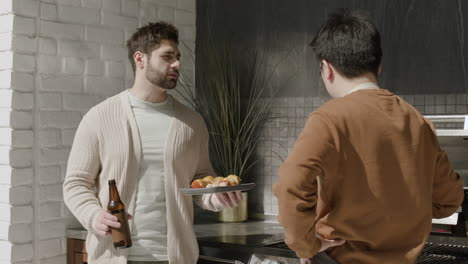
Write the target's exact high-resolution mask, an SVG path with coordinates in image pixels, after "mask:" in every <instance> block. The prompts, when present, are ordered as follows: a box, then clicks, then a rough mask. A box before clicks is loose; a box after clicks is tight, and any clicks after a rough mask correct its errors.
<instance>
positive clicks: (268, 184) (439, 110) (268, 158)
mask: <svg viewBox="0 0 468 264" xmlns="http://www.w3.org/2000/svg"><path fill="white" fill-rule="evenodd" d="M401 97H402V98H403V99H404V100H406V101H407V102H408V103H410V104H412V105H413V106H414V107H415V108H416V109H418V110H419V111H420V112H421V113H422V114H424V115H435V114H438V115H449V114H468V108H467V105H468V94H446V95H440V94H438V95H435V94H426V95H403V96H401ZM328 100H329V98H323V97H306V98H304V97H289V98H275V99H273V102H272V104H271V106H272V108H271V114H272V118H271V119H270V120H269V121H268V122H267V124H266V125H265V127H264V128H263V130H262V139H261V142H260V143H259V148H258V151H257V155H258V157H259V163H258V164H257V166H256V167H255V169H254V172H253V173H254V177H255V178H254V179H253V180H254V181H255V182H256V183H257V186H256V187H255V189H254V190H253V191H252V192H251V196H253V199H250V200H249V210H250V211H251V212H253V213H255V214H260V215H262V214H263V215H267V216H276V215H278V206H277V205H278V201H277V199H276V197H275V196H274V195H273V193H272V190H271V188H272V185H273V183H275V181H276V180H277V177H278V169H279V167H280V165H281V164H282V163H283V161H284V160H285V159H286V158H287V155H288V152H289V151H290V150H291V148H292V147H293V145H294V142H295V141H296V138H297V136H298V135H299V133H300V132H301V131H302V128H303V127H304V125H305V122H306V120H307V117H308V115H309V113H311V112H312V111H314V110H315V109H316V108H318V107H319V106H320V105H321V104H323V103H325V102H326V101H328ZM438 128H460V124H455V123H449V124H446V125H443V126H438ZM273 219H276V218H273Z"/></svg>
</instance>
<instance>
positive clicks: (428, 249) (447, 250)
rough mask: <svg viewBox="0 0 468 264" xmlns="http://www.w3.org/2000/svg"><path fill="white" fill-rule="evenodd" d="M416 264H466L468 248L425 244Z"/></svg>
mask: <svg viewBox="0 0 468 264" xmlns="http://www.w3.org/2000/svg"><path fill="white" fill-rule="evenodd" d="M416 263H418V264H438V263H444V264H467V263H468V247H467V246H459V245H447V244H434V243H426V246H425V247H424V249H423V251H422V252H421V255H419V257H418V259H417V261H416Z"/></svg>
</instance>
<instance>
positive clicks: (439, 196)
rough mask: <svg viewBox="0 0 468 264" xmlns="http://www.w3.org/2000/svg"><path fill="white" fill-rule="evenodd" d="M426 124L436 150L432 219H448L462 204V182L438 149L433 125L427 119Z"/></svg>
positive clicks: (443, 153) (445, 156)
mask: <svg viewBox="0 0 468 264" xmlns="http://www.w3.org/2000/svg"><path fill="white" fill-rule="evenodd" d="M426 123H427V124H428V125H429V127H430V128H431V133H432V136H433V137H434V140H435V142H436V144H437V149H438V151H437V157H436V164H435V173H434V182H433V191H432V218H444V217H449V216H450V215H452V214H453V213H455V211H456V210H457V209H458V207H460V205H461V203H462V202H463V198H464V193H463V182H462V179H461V177H460V175H458V174H457V173H456V172H455V171H454V170H453V168H452V165H451V163H450V161H449V159H448V156H447V153H446V152H445V151H443V150H442V149H441V148H440V145H439V143H438V140H437V133H436V129H435V126H434V124H433V123H432V122H431V121H430V120H428V119H426Z"/></svg>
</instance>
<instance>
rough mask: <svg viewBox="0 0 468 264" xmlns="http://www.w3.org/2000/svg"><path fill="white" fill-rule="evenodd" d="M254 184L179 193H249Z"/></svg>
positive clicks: (182, 190) (195, 189)
mask: <svg viewBox="0 0 468 264" xmlns="http://www.w3.org/2000/svg"><path fill="white" fill-rule="evenodd" d="M255 185H256V184H255V183H243V184H239V185H235V186H220V187H210V188H182V189H179V191H180V192H181V193H183V194H187V195H201V194H205V193H222V192H233V191H249V190H252V189H253V187H255Z"/></svg>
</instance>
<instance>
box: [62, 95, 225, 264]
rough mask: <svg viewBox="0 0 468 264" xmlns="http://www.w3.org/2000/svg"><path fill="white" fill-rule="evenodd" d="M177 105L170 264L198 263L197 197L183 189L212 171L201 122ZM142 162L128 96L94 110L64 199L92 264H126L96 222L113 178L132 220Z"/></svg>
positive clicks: (83, 126) (78, 138)
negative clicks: (96, 229) (80, 229)
mask: <svg viewBox="0 0 468 264" xmlns="http://www.w3.org/2000/svg"><path fill="white" fill-rule="evenodd" d="M174 106H175V116H174V118H173V119H172V121H171V124H170V128H169V133H168V138H167V141H166V149H165V161H164V165H165V168H164V169H165V177H166V178H165V186H164V187H165V192H166V210H167V212H166V213H167V243H168V257H169V262H170V263H171V264H189V263H196V261H197V258H198V245H197V240H196V237H195V233H194V231H193V228H192V222H193V204H192V197H191V196H188V195H183V194H181V193H180V192H179V191H178V189H179V188H189V187H190V183H191V181H192V179H193V178H194V177H202V176H206V175H213V169H212V166H211V164H210V161H209V158H208V132H207V129H206V127H205V123H204V122H203V119H202V117H201V116H200V115H199V114H197V113H195V112H194V111H192V110H190V109H189V108H187V107H186V106H184V105H182V104H181V103H179V102H177V101H176V100H174ZM140 158H141V143H140V136H139V133H138V128H137V125H136V121H135V118H134V116H133V111H132V109H131V106H130V103H129V100H128V97H127V95H126V93H125V92H122V93H120V94H118V95H116V96H113V97H111V98H109V99H107V100H105V101H104V102H102V103H100V104H99V105H97V106H95V107H93V108H92V109H91V110H90V111H89V112H88V113H87V114H86V115H85V116H84V118H83V120H82V121H81V123H80V125H79V127H78V130H77V132H76V135H75V140H74V142H73V147H72V150H71V153H70V157H69V160H68V167H67V173H66V176H65V181H64V185H63V194H64V200H65V203H66V205H67V206H68V207H69V208H70V210H71V212H72V213H73V214H74V215H75V216H76V218H77V219H78V220H79V221H80V223H81V224H82V225H83V226H84V227H85V228H86V229H87V230H88V236H87V238H86V248H87V250H88V260H89V263H92V264H94V263H98V264H100V263H106V264H107V263H108V264H111V263H112V264H118V263H127V254H128V250H126V249H123V250H115V249H114V248H113V245H112V241H111V238H110V236H106V237H100V236H98V235H97V234H96V233H95V232H94V227H93V223H94V219H95V218H96V217H97V215H98V213H99V212H100V211H101V210H105V208H106V207H107V203H108V200H109V190H108V189H109V188H108V183H107V182H108V180H109V179H115V180H116V182H117V188H118V190H119V193H120V197H121V199H122V201H123V202H124V203H125V205H126V206H127V209H128V212H129V213H130V214H132V215H133V212H134V208H135V197H136V195H135V194H136V187H137V181H136V178H137V175H138V169H139V164H140ZM203 200H204V202H205V204H202V207H204V208H205V209H210V210H219V209H220V208H218V206H216V205H215V204H213V203H211V202H210V200H211V199H206V197H204V199H203ZM198 202H199V204H201V203H200V201H198ZM103 208H104V209H103ZM130 226H132V225H131V224H130Z"/></svg>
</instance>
